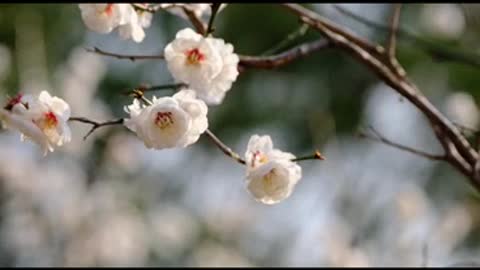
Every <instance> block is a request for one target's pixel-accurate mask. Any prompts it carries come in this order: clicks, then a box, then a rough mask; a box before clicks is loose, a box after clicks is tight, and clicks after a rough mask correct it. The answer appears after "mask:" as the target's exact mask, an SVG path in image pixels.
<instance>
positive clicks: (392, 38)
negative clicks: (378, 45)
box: [386, 4, 402, 60]
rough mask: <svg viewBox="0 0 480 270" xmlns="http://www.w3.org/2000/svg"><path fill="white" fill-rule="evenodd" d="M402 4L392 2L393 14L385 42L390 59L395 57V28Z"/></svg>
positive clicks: (396, 28)
mask: <svg viewBox="0 0 480 270" xmlns="http://www.w3.org/2000/svg"><path fill="white" fill-rule="evenodd" d="M401 8H402V4H393V14H392V19H391V23H390V36H389V38H388V43H387V46H386V47H387V52H388V56H389V58H390V60H393V59H395V51H396V46H397V30H398V24H399V22H400V10H401Z"/></svg>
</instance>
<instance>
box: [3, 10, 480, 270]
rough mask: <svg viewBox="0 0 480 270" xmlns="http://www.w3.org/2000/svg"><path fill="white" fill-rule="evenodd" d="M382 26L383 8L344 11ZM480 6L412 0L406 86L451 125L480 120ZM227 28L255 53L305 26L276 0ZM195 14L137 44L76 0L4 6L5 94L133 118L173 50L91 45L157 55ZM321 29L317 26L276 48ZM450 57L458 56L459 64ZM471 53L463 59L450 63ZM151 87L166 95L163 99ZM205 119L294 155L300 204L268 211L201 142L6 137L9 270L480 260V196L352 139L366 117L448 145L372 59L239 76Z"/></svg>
mask: <svg viewBox="0 0 480 270" xmlns="http://www.w3.org/2000/svg"><path fill="white" fill-rule="evenodd" d="M338 6H340V7H341V8H342V9H343V10H344V11H345V10H346V11H348V12H352V13H353V14H355V15H358V16H360V17H362V18H367V19H368V20H370V21H372V22H375V23H377V24H380V25H387V24H388V21H389V17H390V14H391V8H392V7H391V6H390V5H388V4H338ZM308 7H309V8H311V9H313V10H315V11H317V12H319V13H320V14H322V15H324V16H326V17H328V18H329V19H331V20H332V21H334V22H336V23H338V24H340V25H344V26H346V27H349V28H350V29H352V31H354V32H355V33H357V34H358V35H361V36H363V37H365V38H368V39H370V40H372V41H376V42H379V43H381V44H383V43H384V41H385V40H386V37H387V34H386V33H385V32H384V31H382V30H381V29H379V28H375V27H371V26H367V25H365V24H362V23H361V22H359V21H358V20H356V19H355V18H353V17H352V16H351V15H348V14H347V13H345V12H340V11H339V10H338V8H335V7H334V5H331V4H310V5H308ZM479 16H480V5H477V4H405V5H404V6H403V8H402V15H401V20H400V26H401V28H403V29H404V30H405V31H407V32H409V33H411V34H412V35H414V37H416V38H413V39H412V38H409V37H405V36H401V37H399V44H398V46H399V47H398V55H399V60H400V62H401V63H402V64H403V65H404V67H405V69H406V70H407V72H408V74H409V75H410V76H411V78H412V80H413V81H414V82H415V83H416V84H417V85H418V86H419V88H420V89H421V90H422V91H423V92H424V93H425V95H426V96H427V97H428V98H429V99H430V100H431V101H432V102H433V103H434V104H435V105H436V106H437V107H438V108H439V109H440V110H441V111H442V112H443V113H444V114H446V115H448V116H449V117H450V118H451V119H452V120H454V121H456V122H458V123H461V124H463V125H465V126H468V127H471V128H477V127H478V122H479V119H478V118H479V115H478V108H477V103H478V101H479V100H480V90H479V88H478V86H479V85H480V76H479V75H480V69H479V65H478V64H477V63H480V61H478V59H479V57H480V56H479V50H480V47H479V45H478V44H480V35H479V32H480V20H479V18H480V17H479ZM215 26H216V33H215V35H216V36H217V37H221V38H223V39H225V40H226V41H227V42H229V43H232V44H233V45H234V46H235V52H236V53H238V54H242V55H260V54H262V53H263V52H265V51H266V50H268V49H269V48H272V47H274V46H275V45H277V44H279V43H280V42H281V41H282V40H283V39H284V38H285V37H286V36H287V35H288V34H290V33H291V32H292V31H295V30H296V29H298V27H299V26H300V25H299V22H298V20H297V18H296V17H295V16H293V15H291V14H290V13H289V12H287V11H286V10H284V9H283V8H280V7H276V6H275V5H273V4H268V5H253V4H229V5H228V6H227V7H226V8H225V9H224V10H222V11H221V12H220V13H219V14H218V16H217V19H216V21H215ZM185 27H190V24H189V22H187V21H184V20H183V19H182V18H180V17H176V16H174V15H172V14H170V13H167V12H162V11H160V12H158V13H157V14H155V15H154V18H153V22H152V26H151V27H150V28H147V29H146V38H145V39H144V41H143V42H142V43H140V44H137V43H135V42H133V41H131V40H129V41H124V40H121V39H120V37H119V35H118V33H117V32H116V31H114V32H112V33H110V34H105V35H102V34H97V33H94V32H92V31H89V30H88V29H87V28H86V27H85V25H84V23H83V21H82V19H81V16H80V10H79V8H78V5H77V4H42V5H39V4H1V5H0V96H1V97H0V101H1V102H2V103H4V102H5V101H6V100H7V96H8V95H14V94H15V93H17V92H20V91H21V92H23V93H31V94H38V93H39V92H40V91H41V90H44V89H45V90H48V91H49V92H50V93H52V94H54V95H57V96H59V97H62V98H63V99H65V100H66V101H67V102H68V103H69V104H70V105H71V107H72V115H73V116H84V117H88V118H90V119H94V120H98V121H103V120H110V119H114V118H118V117H125V116H126V114H125V113H124V112H123V106H125V105H128V104H130V103H131V99H130V98H129V97H126V96H123V95H121V92H123V91H124V90H125V89H128V88H133V87H135V86H138V85H140V84H142V83H148V84H151V85H158V84H168V83H172V78H171V76H170V74H169V72H168V70H167V68H166V65H165V63H164V62H163V61H162V60H149V61H135V62H131V61H129V60H118V59H114V58H109V57H105V56H100V55H96V54H93V53H89V52H87V51H86V50H85V48H87V47H88V48H91V47H93V46H97V47H99V48H101V49H103V50H106V51H110V52H117V53H122V54H146V55H151V54H157V53H161V52H162V51H163V48H164V46H165V45H166V44H167V43H169V42H170V41H171V40H172V39H173V38H174V36H175V33H176V32H177V31H179V30H181V29H183V28H185ZM318 37H320V35H319V34H318V33H317V32H315V31H313V30H308V32H307V33H306V34H305V35H304V36H302V37H300V38H298V39H296V40H294V41H292V42H290V43H289V44H287V45H286V46H284V47H283V49H287V48H288V47H291V46H294V45H295V44H299V43H301V42H304V41H307V40H313V39H316V38H318ZM452 55H453V56H452ZM452 57H453V59H454V60H455V59H461V61H452ZM155 94H156V95H157V96H161V95H170V94H171V92H168V91H164V92H161V91H160V92H157V93H155ZM209 124H210V129H211V130H212V131H213V132H215V133H216V134H217V136H219V137H220V138H221V139H222V140H223V141H224V142H225V143H227V144H228V145H230V146H231V147H232V148H233V149H234V150H236V151H237V152H238V153H240V154H243V153H244V152H245V149H246V145H247V142H248V139H249V138H250V136H251V135H253V134H260V135H262V134H270V135H271V136H272V139H273V141H274V145H275V147H278V148H280V149H282V150H284V151H288V152H292V153H294V154H296V155H297V156H301V155H306V154H310V153H312V151H313V150H314V149H319V150H320V152H322V154H324V155H325V156H326V157H327V160H326V161H321V162H320V161H312V160H310V161H304V162H302V163H301V166H302V169H303V177H302V179H301V181H300V182H299V183H298V185H297V186H296V189H295V191H294V192H293V194H292V195H291V197H290V198H288V199H286V200H285V201H283V202H281V203H279V204H276V205H271V206H269V205H263V204H261V203H258V202H256V201H255V200H254V199H253V197H252V196H250V195H249V193H248V192H247V190H246V189H245V186H244V174H245V171H244V168H243V167H242V166H239V165H238V164H237V163H235V162H233V161H232V160H230V159H228V158H227V157H226V156H224V155H223V154H222V153H221V152H220V151H219V150H218V149H217V148H216V147H215V146H214V145H213V144H212V143H211V142H210V141H209V140H208V138H206V137H204V136H202V137H201V138H200V140H199V141H198V143H196V144H194V145H192V146H190V147H187V148H185V149H172V150H162V151H155V150H147V149H146V148H145V147H144V145H143V143H142V142H141V141H140V140H139V139H137V138H136V137H135V134H133V133H132V132H130V131H129V130H127V129H126V128H125V127H122V126H114V127H108V128H103V129H98V130H97V131H96V132H94V133H93V135H92V136H90V137H89V138H88V139H87V140H85V141H83V140H82V137H83V135H85V133H86V132H87V131H88V129H89V128H90V126H88V125H84V124H82V123H78V122H73V123H71V124H70V126H71V128H72V133H73V140H72V142H71V143H70V144H68V145H66V146H64V147H62V148H59V149H58V150H57V151H55V152H54V153H51V154H49V155H48V156H47V157H43V156H42V153H41V151H40V148H39V147H38V146H37V145H34V144H33V143H30V142H28V143H22V142H21V141H20V135H19V133H17V132H16V131H11V130H5V129H2V130H1V131H0V149H1V150H0V160H1V162H0V193H1V194H0V211H1V212H0V235H1V237H0V265H2V266H425V265H427V266H452V265H475V264H476V263H478V261H479V256H480V199H479V198H480V196H479V195H478V193H476V192H475V191H474V190H473V189H472V188H471V187H470V186H469V185H468V184H467V181H466V179H465V178H464V177H463V176H462V175H460V174H459V173H457V172H456V171H455V170H454V169H453V168H452V167H451V166H450V165H448V164H447V163H442V162H435V161H430V160H426V159H424V158H422V157H419V156H415V155H412V154H410V153H406V152H402V151H400V150H398V149H395V148H391V147H389V146H386V145H383V144H379V143H376V142H371V141H369V140H366V139H362V138H359V137H357V136H356V134H357V132H358V130H359V129H360V128H362V127H366V126H368V125H372V126H374V127H375V128H376V129H377V130H378V131H379V132H381V133H382V134H383V135H385V136H386V137H387V138H389V139H392V140H393V141H396V142H399V143H402V144H406V145H409V146H412V147H416V148H419V149H422V150H424V151H427V152H430V153H439V154H440V153H442V152H441V147H440V146H439V144H438V143H437V141H436V140H435V138H434V135H433V134H432V132H431V131H430V128H429V125H428V124H427V122H426V120H425V119H424V117H423V116H422V115H421V114H420V113H419V112H418V111H417V110H416V109H415V108H414V107H413V106H412V105H410V104H409V102H408V101H406V100H403V99H402V98H401V97H400V96H399V95H398V94H396V92H394V91H393V90H392V89H390V88H389V87H388V86H386V85H385V84H383V83H382V82H380V81H379V80H378V79H377V78H376V77H375V76H374V75H373V74H372V73H371V72H369V71H368V70H367V69H366V68H365V67H364V66H362V65H360V64H359V63H357V62H356V61H355V60H353V59H351V58H350V57H349V56H348V55H345V54H343V53H342V52H339V51H338V50H336V49H331V50H325V51H320V52H317V53H315V54H313V55H311V56H308V57H306V58H302V59H300V60H297V61H295V62H293V63H292V64H290V65H288V66H285V67H282V68H279V69H276V70H254V69H251V70H248V71H246V72H244V73H242V74H241V75H240V76H239V77H238V79H237V81H236V82H235V83H234V85H233V87H232V89H231V90H230V91H229V92H228V93H227V96H226V98H225V100H224V102H223V104H221V105H220V106H216V107H210V109H209Z"/></svg>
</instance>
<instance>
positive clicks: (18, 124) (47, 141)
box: [0, 91, 71, 155]
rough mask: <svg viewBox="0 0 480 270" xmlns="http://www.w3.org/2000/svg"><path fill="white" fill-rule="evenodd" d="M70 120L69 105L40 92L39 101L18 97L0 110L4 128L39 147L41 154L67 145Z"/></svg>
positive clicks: (69, 137)
mask: <svg viewBox="0 0 480 270" xmlns="http://www.w3.org/2000/svg"><path fill="white" fill-rule="evenodd" d="M69 118H70V106H69V105H68V104H67V103H66V102H65V101H64V100H62V99H60V98H58V97H52V96H50V94H49V93H48V92H47V91H42V92H41V93H40V95H39V97H38V99H35V98H33V97H32V96H31V95H17V96H16V97H14V98H12V99H11V100H10V101H9V102H8V103H7V105H6V106H5V107H4V108H3V109H2V110H0V119H1V120H2V121H3V122H4V124H5V126H6V127H10V128H13V129H17V130H18V131H20V133H21V139H22V141H24V140H25V139H29V140H32V141H33V142H35V143H37V144H39V145H40V146H41V147H42V150H43V151H44V155H46V154H47V153H48V151H50V152H53V151H54V147H55V146H62V145H63V144H65V143H68V142H70V140H71V131H70V128H69V126H68V125H67V121H68V119H69Z"/></svg>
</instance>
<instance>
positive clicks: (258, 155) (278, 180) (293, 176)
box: [245, 135, 302, 204]
mask: <svg viewBox="0 0 480 270" xmlns="http://www.w3.org/2000/svg"><path fill="white" fill-rule="evenodd" d="M294 158H295V156H294V155H293V154H291V153H287V152H282V151H280V150H278V149H274V148H273V143H272V139H271V138H270V136H268V135H266V136H259V135H253V136H252V137H251V138H250V141H249V142H248V146H247V151H246V152H245V161H246V165H247V177H246V187H247V189H248V191H249V192H250V193H251V194H252V195H253V197H254V198H255V199H256V200H257V201H260V202H262V203H265V204H275V203H279V202H280V201H282V200H284V199H286V198H288V197H289V196H290V194H291V193H292V191H293V189H294V188H295V185H296V184H297V182H298V181H299V180H300V178H301V177H302V168H301V167H300V166H299V165H298V164H296V163H295V162H293V161H291V160H292V159H294Z"/></svg>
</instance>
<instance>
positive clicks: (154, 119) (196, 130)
mask: <svg viewBox="0 0 480 270" xmlns="http://www.w3.org/2000/svg"><path fill="white" fill-rule="evenodd" d="M125 111H126V112H127V113H129V114H130V119H126V120H125V126H126V127H127V128H129V129H130V130H132V131H133V132H135V133H136V134H137V136H138V137H139V138H140V139H141V140H143V142H144V144H145V146H146V147H147V148H149V149H151V148H155V149H163V148H173V147H186V146H188V145H190V144H193V143H195V142H196V141H197V140H198V138H199V137H200V135H201V134H202V133H203V132H205V130H206V129H207V127H208V120H207V112H208V108H207V105H206V104H205V102H203V101H202V100H199V99H197V98H196V97H195V92H194V91H193V90H190V89H183V90H181V91H179V92H178V93H176V94H175V95H173V96H172V97H161V98H158V99H157V98H156V97H153V103H152V105H149V106H145V105H142V104H140V102H139V101H138V100H137V99H135V100H134V101H133V104H131V105H130V106H127V107H125Z"/></svg>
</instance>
